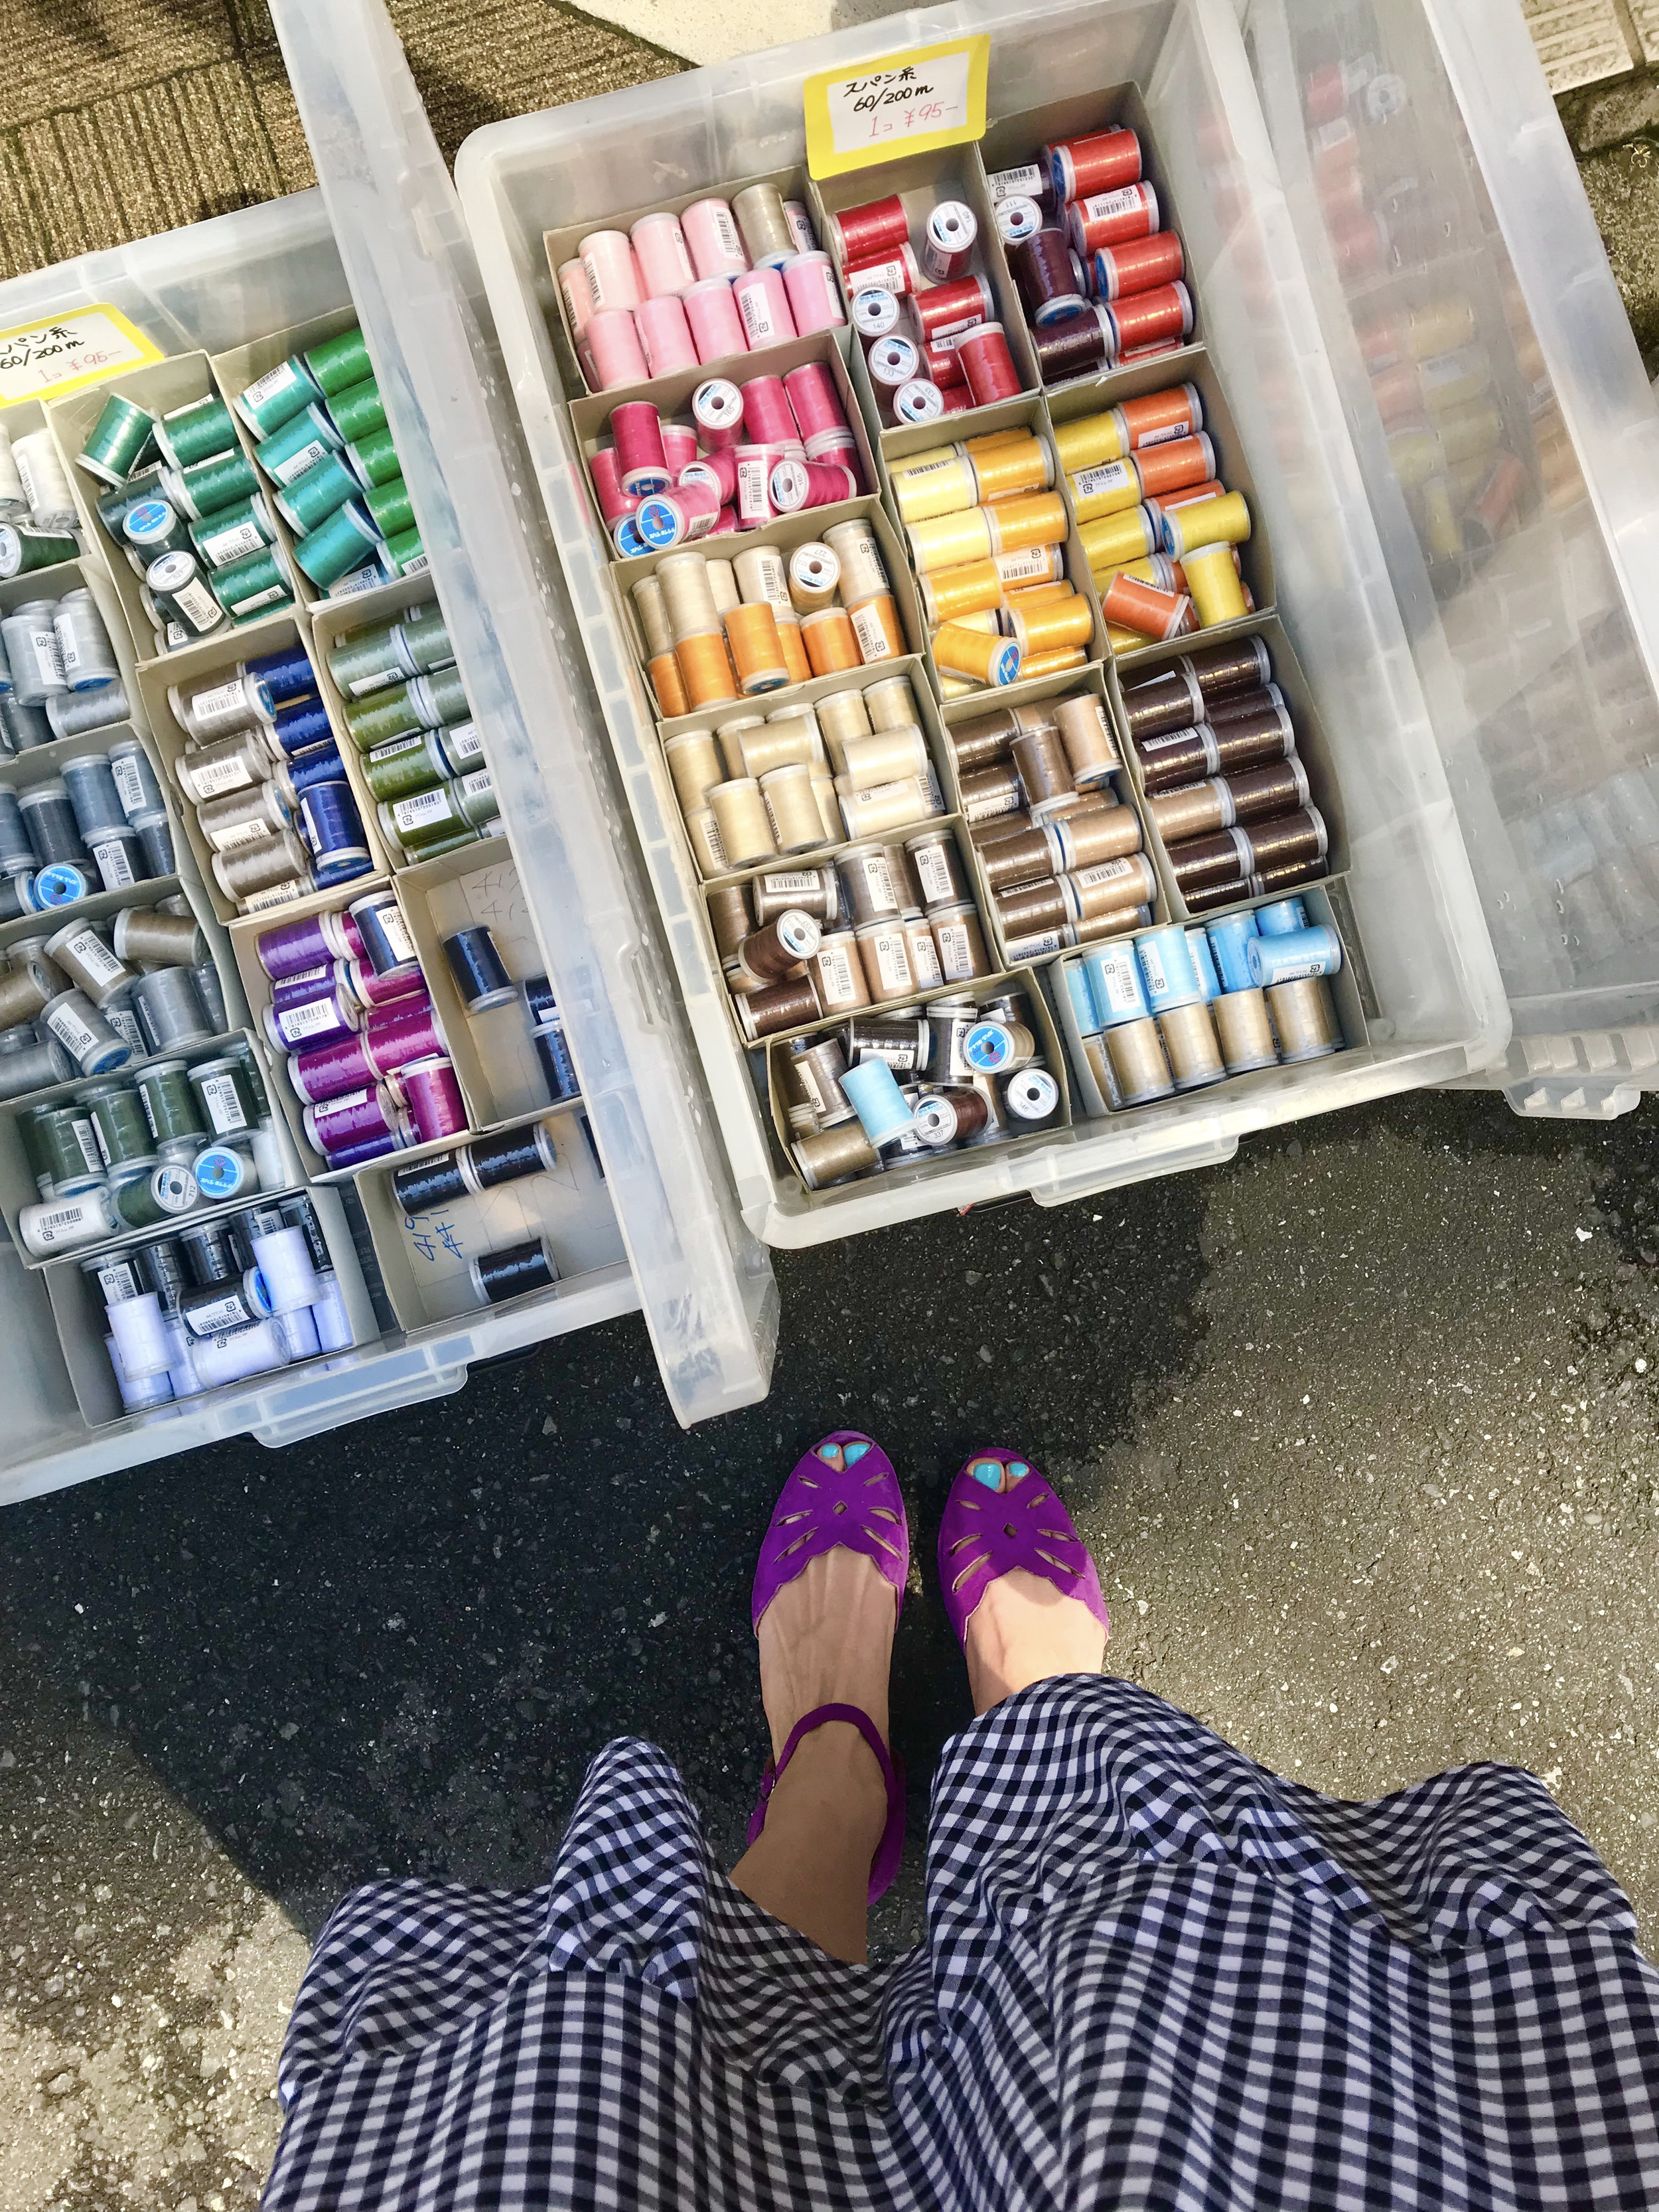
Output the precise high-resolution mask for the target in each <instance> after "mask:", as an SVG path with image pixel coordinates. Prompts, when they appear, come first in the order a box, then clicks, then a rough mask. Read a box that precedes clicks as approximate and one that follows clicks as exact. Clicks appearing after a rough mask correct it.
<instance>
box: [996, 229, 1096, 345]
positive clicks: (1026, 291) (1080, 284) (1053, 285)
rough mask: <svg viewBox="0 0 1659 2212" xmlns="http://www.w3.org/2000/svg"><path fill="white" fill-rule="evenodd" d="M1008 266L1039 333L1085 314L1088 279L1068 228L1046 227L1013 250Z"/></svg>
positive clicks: (1009, 256) (1027, 311)
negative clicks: (1046, 327) (1054, 324)
mask: <svg viewBox="0 0 1659 2212" xmlns="http://www.w3.org/2000/svg"><path fill="white" fill-rule="evenodd" d="M1008 266H1009V268H1010V270H1012V274H1013V279H1014V284H1015V288H1016V289H1017V290H1018V293H1019V296H1020V299H1021V301H1023V302H1024V307H1025V312H1026V313H1027V314H1028V315H1029V316H1030V319H1031V321H1032V323H1033V324H1034V325H1036V327H1037V328H1038V329H1039V330H1041V329H1042V328H1043V327H1044V326H1045V325H1048V324H1052V323H1058V322H1061V321H1063V320H1065V319H1066V317H1068V316H1072V315H1078V314H1081V313H1082V312H1083V310H1084V308H1085V307H1086V306H1087V304H1088V289H1089V288H1088V280H1087V278H1086V276H1085V274H1084V271H1083V269H1082V266H1081V264H1079V260H1078V258H1077V256H1076V255H1075V253H1074V252H1073V250H1072V243H1071V239H1070V236H1069V234H1068V233H1067V232H1066V230H1064V229H1054V228H1043V229H1041V230H1038V231H1036V232H1035V233H1034V234H1032V235H1031V236H1030V238H1026V239H1023V240H1021V241H1020V242H1019V244H1018V245H1017V246H1013V247H1012V249H1011V250H1010V252H1009V255H1008Z"/></svg>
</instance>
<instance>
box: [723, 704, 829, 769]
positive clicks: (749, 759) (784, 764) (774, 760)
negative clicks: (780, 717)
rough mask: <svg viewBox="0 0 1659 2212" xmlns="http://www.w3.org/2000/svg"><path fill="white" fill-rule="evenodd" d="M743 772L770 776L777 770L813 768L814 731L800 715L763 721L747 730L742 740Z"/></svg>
mask: <svg viewBox="0 0 1659 2212" xmlns="http://www.w3.org/2000/svg"><path fill="white" fill-rule="evenodd" d="M741 744H742V750H743V774H744V775H745V776H762V775H770V774H771V772H772V770H773V769H778V768H805V769H808V770H810V769H811V767H812V764H813V763H812V732H811V728H810V726H808V725H807V724H806V723H805V721H803V720H801V718H800V717H799V715H791V716H790V717H789V719H788V720H787V721H783V722H763V723H762V724H761V725H760V726H759V728H758V729H754V730H745V731H744V732H743V737H742V739H741Z"/></svg>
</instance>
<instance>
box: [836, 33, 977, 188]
mask: <svg viewBox="0 0 1659 2212" xmlns="http://www.w3.org/2000/svg"><path fill="white" fill-rule="evenodd" d="M990 66H991V41H990V39H989V38H988V37H987V34H986V33H984V32H982V31H981V32H979V33H975V36H974V37H973V38H971V39H947V40H944V41H943V42H942V43H941V44H940V45H939V46H912V47H911V48H910V49H909V50H908V52H904V53H898V54H883V55H881V56H879V57H878V58H877V59H876V60H874V61H869V62H865V63H862V64H860V67H858V68H857V69H854V70H848V69H839V70H823V71H822V72H821V73H820V74H819V75H818V76H809V77H808V78H807V80H806V82H805V85H804V87H803V88H802V91H803V95H804V98H805V106H806V166H807V167H808V168H809V169H810V170H811V173H812V174H813V175H814V176H815V177H839V176H842V175H844V174H845V173H846V172H847V171H848V170H849V169H863V168H867V167H870V166H871V165H872V163H874V162H877V161H897V160H899V159H901V158H902V156H903V155H907V154H927V153H931V152H932V151H933V149H934V148H935V147H937V146H959V145H962V144H964V143H966V142H967V141H969V140H970V139H974V138H982V137H984V136H985V80H986V77H987V75H988V74H989V71H990Z"/></svg>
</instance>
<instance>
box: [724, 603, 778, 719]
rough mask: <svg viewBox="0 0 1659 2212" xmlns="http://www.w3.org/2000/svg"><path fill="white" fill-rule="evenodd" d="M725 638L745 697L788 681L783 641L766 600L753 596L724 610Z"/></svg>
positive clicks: (774, 688)
mask: <svg viewBox="0 0 1659 2212" xmlns="http://www.w3.org/2000/svg"><path fill="white" fill-rule="evenodd" d="M726 644H727V646H728V647H730V649H731V654H732V666H733V667H734V668H735V669H736V670H737V671H738V683H739V684H741V685H742V687H743V694H744V697H745V698H753V697H755V696H757V694H758V693H760V692H763V691H781V690H782V689H783V687H784V685H785V684H787V682H788V681H789V670H788V667H787V665H786V663H785V661H784V658H783V645H782V641H781V639H780V638H779V636H778V625H777V623H776V621H775V618H774V617H773V613H772V609H771V606H770V605H769V602H768V601H767V600H765V599H757V600H753V601H751V602H747V603H745V604H744V605H739V606H735V607H728V608H727V609H726Z"/></svg>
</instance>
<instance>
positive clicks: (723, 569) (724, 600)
mask: <svg viewBox="0 0 1659 2212" xmlns="http://www.w3.org/2000/svg"><path fill="white" fill-rule="evenodd" d="M702 565H703V568H704V569H705V571H706V572H707V574H708V588H709V590H710V591H711V592H713V593H714V605H715V607H716V609H717V611H719V613H720V618H721V620H722V621H724V620H725V618H726V616H727V615H728V614H729V613H730V612H731V611H732V608H733V607H738V606H741V605H743V599H744V595H743V593H742V592H740V591H739V590H738V579H737V573H736V571H735V570H734V569H733V568H732V563H731V562H729V561H722V560H721V559H720V557H719V556H718V555H715V554H712V553H711V554H709V555H708V556H706V557H705V559H704V561H703V564H702Z"/></svg>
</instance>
